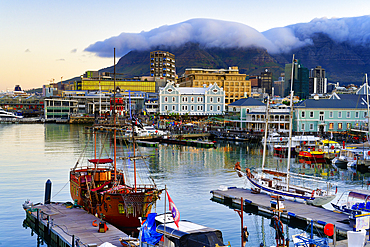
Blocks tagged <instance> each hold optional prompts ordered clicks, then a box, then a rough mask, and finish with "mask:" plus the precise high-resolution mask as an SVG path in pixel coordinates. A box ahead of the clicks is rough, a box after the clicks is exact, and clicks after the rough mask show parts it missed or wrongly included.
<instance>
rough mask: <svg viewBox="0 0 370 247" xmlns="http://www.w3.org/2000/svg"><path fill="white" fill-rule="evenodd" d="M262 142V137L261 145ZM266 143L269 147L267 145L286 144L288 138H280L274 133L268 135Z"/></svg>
mask: <svg viewBox="0 0 370 247" xmlns="http://www.w3.org/2000/svg"><path fill="white" fill-rule="evenodd" d="M264 142H265V138H264V137H263V138H262V141H261V143H262V144H263V143H264ZM266 142H267V145H269V144H271V145H275V144H278V143H287V142H288V137H287V136H281V135H280V134H279V133H277V132H275V131H274V132H272V133H269V136H268V137H267V140H266Z"/></svg>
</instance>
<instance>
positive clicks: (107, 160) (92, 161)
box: [89, 158, 113, 164]
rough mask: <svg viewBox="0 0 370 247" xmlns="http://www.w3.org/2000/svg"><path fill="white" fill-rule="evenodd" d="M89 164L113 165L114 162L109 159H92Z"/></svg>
mask: <svg viewBox="0 0 370 247" xmlns="http://www.w3.org/2000/svg"><path fill="white" fill-rule="evenodd" d="M89 162H91V163H94V164H105V163H112V162H113V160H112V159H111V158H108V159H91V160H89Z"/></svg>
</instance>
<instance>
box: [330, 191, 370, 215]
mask: <svg viewBox="0 0 370 247" xmlns="http://www.w3.org/2000/svg"><path fill="white" fill-rule="evenodd" d="M331 205H332V206H333V207H334V208H335V210H337V211H340V212H342V213H346V214H349V215H353V214H363V213H367V214H368V213H370V190H360V189H351V190H346V191H345V192H343V193H342V195H341V196H340V197H339V199H338V201H337V202H336V203H331Z"/></svg>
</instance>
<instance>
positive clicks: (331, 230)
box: [324, 223, 334, 237]
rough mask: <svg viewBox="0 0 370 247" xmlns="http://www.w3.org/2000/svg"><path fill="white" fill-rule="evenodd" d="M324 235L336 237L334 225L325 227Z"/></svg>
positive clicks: (329, 224)
mask: <svg viewBox="0 0 370 247" xmlns="http://www.w3.org/2000/svg"><path fill="white" fill-rule="evenodd" d="M324 233H325V235H327V236H329V237H331V236H333V235H334V225H333V224H331V223H328V224H326V225H325V227H324Z"/></svg>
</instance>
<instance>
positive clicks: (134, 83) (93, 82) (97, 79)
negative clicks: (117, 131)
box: [75, 71, 164, 93]
mask: <svg viewBox="0 0 370 247" xmlns="http://www.w3.org/2000/svg"><path fill="white" fill-rule="evenodd" d="M163 80H164V79H163V78H162V79H161V78H158V80H157V81H156V78H154V77H150V76H142V77H134V78H124V77H122V75H121V74H116V79H115V80H114V73H109V72H102V73H101V74H99V72H98V71H87V72H86V73H85V74H84V75H82V76H81V79H80V80H79V81H76V85H75V90H80V91H103V92H112V91H113V89H114V84H115V85H116V89H117V88H119V90H120V91H128V90H130V91H143V92H149V93H155V92H156V88H157V89H158V88H159V86H158V85H157V84H158V83H160V82H161V81H163ZM157 92H158V91H157Z"/></svg>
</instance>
